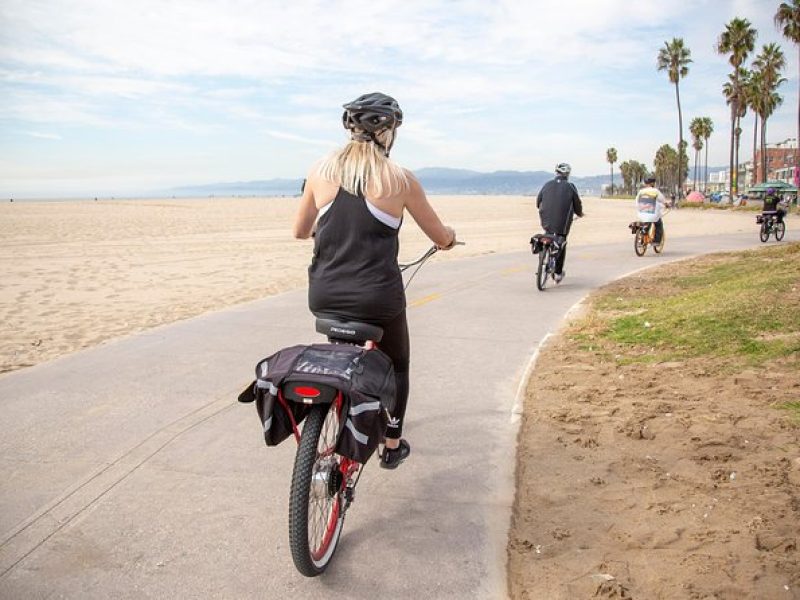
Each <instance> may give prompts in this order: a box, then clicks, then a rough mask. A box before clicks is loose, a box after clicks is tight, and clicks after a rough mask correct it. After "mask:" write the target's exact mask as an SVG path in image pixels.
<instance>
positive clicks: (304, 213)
mask: <svg viewBox="0 0 800 600" xmlns="http://www.w3.org/2000/svg"><path fill="white" fill-rule="evenodd" d="M314 183H315V178H314V177H313V176H312V175H311V174H309V175H308V177H307V178H306V183H305V187H304V188H303V195H302V196H301V197H300V204H299V205H298V207H297V213H296V214H295V217H294V237H296V238H297V239H298V240H305V239H308V238H309V237H311V233H312V232H313V230H314V223H315V221H316V220H317V213H319V210H318V209H317V204H316V202H315V201H314Z"/></svg>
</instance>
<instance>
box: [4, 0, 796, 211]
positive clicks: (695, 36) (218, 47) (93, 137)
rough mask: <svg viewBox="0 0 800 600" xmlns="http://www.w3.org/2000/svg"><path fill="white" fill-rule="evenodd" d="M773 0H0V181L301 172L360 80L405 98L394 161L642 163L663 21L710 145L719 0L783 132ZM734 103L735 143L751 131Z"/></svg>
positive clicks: (110, 189) (53, 187) (29, 192)
mask: <svg viewBox="0 0 800 600" xmlns="http://www.w3.org/2000/svg"><path fill="white" fill-rule="evenodd" d="M779 4H780V2H779V1H778V0H769V1H767V0H737V1H727V0H694V1H682V0H676V1H675V2H671V3H668V2H663V1H650V0H640V1H638V2H630V1H629V0H596V1H592V0H585V1H574V0H561V1H559V2H549V1H548V2H544V1H538V0H528V1H525V0H505V1H491V0H476V1H473V0H462V1H450V2H442V1H439V2H437V1H434V0H426V1H417V0H400V1H394V0H389V1H377V0H374V1H372V2H369V1H366V2H354V1H342V0H326V1H310V0H293V1H292V0H286V1H280V2H278V1H273V0H252V1H251V0H232V1H229V2H215V1H192V2H189V1H182V0H177V1H172V2H168V1H165V0H158V1H152V0H137V1H135V2H134V1H127V2H126V1H120V2H107V1H102V0H49V1H39V0H3V1H2V3H0V86H2V87H1V88H0V92H2V98H3V101H2V102H0V197H20V198H22V197H63V196H90V197H91V196H111V195H116V196H122V195H136V194H142V193H151V192H153V191H158V190H163V189H166V188H169V187H172V186H178V185H183V184H202V183H212V182H220V181H245V180H256V179H270V178H277V177H291V178H294V177H302V176H303V175H304V174H305V172H306V170H307V169H308V167H309V166H310V164H311V163H313V162H314V161H315V160H316V159H317V158H319V157H320V156H321V155H323V154H325V153H326V152H328V151H329V150H331V149H333V148H335V147H336V146H338V145H340V144H341V143H342V142H343V141H344V139H345V137H344V130H343V129H342V127H341V121H340V118H341V105H342V104H343V103H344V102H346V101H348V100H351V99H353V98H355V97H356V96H358V95H360V94H361V93H364V92H371V91H383V92H385V93H389V94H391V95H393V96H395V97H396V98H397V99H398V100H399V101H400V104H401V106H402V108H403V110H404V113H405V122H404V123H403V126H402V127H401V129H400V130H399V132H398V141H397V145H396V146H395V149H394V151H393V157H394V158H395V159H396V160H397V161H398V162H400V163H401V164H403V165H404V166H406V167H409V168H411V169H418V168H421V167H433V166H437V167H454V168H467V169H475V170H480V171H493V170H499V169H517V170H540V169H542V170H550V169H552V167H553V165H554V164H555V163H557V162H560V161H567V162H570V163H571V164H572V165H573V173H574V174H575V175H578V176H583V175H595V174H599V173H605V172H608V168H609V165H608V163H606V162H605V151H606V148H608V147H609V146H614V147H616V148H617V151H618V154H619V157H620V160H627V159H636V160H639V161H642V162H645V163H646V164H648V165H651V164H652V159H653V156H654V154H655V151H656V149H657V148H658V147H659V146H660V145H661V144H664V143H670V144H672V145H675V144H676V143H677V113H676V108H675V93H674V86H672V85H671V84H670V83H669V81H668V79H667V76H666V74H665V73H663V72H661V73H660V72H657V71H656V66H655V64H656V55H657V53H658V49H659V48H660V47H661V46H663V44H664V42H665V41H667V40H669V39H671V38H672V37H682V38H683V39H684V41H685V43H686V45H687V46H688V47H689V48H690V50H691V52H692V58H693V60H694V62H693V63H692V65H691V66H690V72H689V75H688V77H687V78H686V79H685V80H682V82H681V100H682V106H683V114H684V132H685V133H684V136H686V137H688V131H687V130H688V123H689V121H690V120H691V118H693V117H695V116H709V117H711V118H712V120H713V121H714V125H715V133H714V135H713V136H712V138H711V140H710V143H709V164H712V165H723V164H727V151H728V150H727V149H728V136H729V133H730V124H729V120H728V119H729V111H728V108H727V106H726V105H725V101H724V98H723V97H722V94H721V86H722V84H723V83H724V82H725V81H726V77H727V74H728V72H729V70H730V68H729V66H728V63H727V60H726V59H725V58H724V57H722V56H720V55H717V54H716V52H715V51H714V45H715V41H716V39H717V37H718V35H719V34H720V32H721V31H722V30H723V29H724V26H725V23H727V22H728V21H730V19H731V18H733V17H735V16H739V17H743V18H747V19H749V20H750V21H751V22H752V23H753V25H754V26H755V27H756V28H757V29H758V32H759V35H758V39H757V46H756V52H757V51H758V50H760V48H761V46H762V45H763V44H764V43H769V42H779V43H780V44H781V46H782V47H783V49H784V52H785V54H786V57H787V68H786V71H785V74H784V75H785V77H786V78H787V80H788V81H787V82H786V83H785V84H783V86H782V87H781V88H780V92H781V93H782V95H783V96H784V103H783V106H781V107H780V108H779V109H778V111H777V112H776V113H775V115H773V117H772V118H771V119H770V121H769V122H768V127H767V132H768V141H770V142H777V141H782V140H784V139H786V138H788V137H794V136H795V135H796V127H797V112H796V111H797V88H798V79H797V77H798V75H797V69H798V64H797V58H798V53H797V48H796V47H794V46H790V45H789V43H788V41H786V40H784V39H783V38H782V37H781V35H780V33H779V32H778V31H777V30H776V28H775V26H774V24H773V21H772V17H773V15H774V13H775V11H776V9H777V7H778V5H779ZM752 122H753V117H752V115H750V114H748V116H747V117H746V118H745V127H744V133H743V143H742V150H741V153H742V156H743V158H747V157H749V155H750V154H751V150H750V149H751V148H752V131H753V130H752Z"/></svg>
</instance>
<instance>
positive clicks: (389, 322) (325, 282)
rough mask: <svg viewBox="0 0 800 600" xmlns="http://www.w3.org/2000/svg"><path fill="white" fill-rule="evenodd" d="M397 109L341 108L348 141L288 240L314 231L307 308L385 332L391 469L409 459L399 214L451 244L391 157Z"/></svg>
mask: <svg viewBox="0 0 800 600" xmlns="http://www.w3.org/2000/svg"><path fill="white" fill-rule="evenodd" d="M402 122H403V111H402V110H400V106H399V105H398V104H397V101H396V100H395V99H394V98H392V97H391V96H387V95H386V94H381V93H378V92H375V93H372V94H365V95H363V96H360V97H359V98H357V99H355V100H353V101H352V102H348V103H347V104H345V105H344V114H343V115H342V123H343V125H344V128H345V129H346V130H347V131H348V132H349V134H350V140H349V141H348V142H347V144H346V145H345V146H344V147H343V148H340V149H339V150H336V151H334V152H333V153H332V154H330V155H329V156H327V157H326V158H324V159H322V160H321V161H320V162H319V163H317V164H316V165H315V166H314V167H312V169H311V170H310V172H309V174H308V177H307V178H306V183H305V187H304V189H303V196H302V198H301V199H300V205H299V207H298V210H297V215H296V217H295V223H294V235H295V237H297V238H299V239H306V238H308V237H309V236H311V235H312V234H313V235H314V255H313V258H312V259H311V265H310V266H309V268H308V282H309V286H308V306H309V308H310V309H311V312H313V313H315V314H327V315H335V316H338V317H343V318H345V319H349V320H354V321H361V322H364V323H370V324H372V325H377V326H379V327H381V328H383V339H382V340H381V343H380V348H381V350H382V351H383V352H385V353H386V354H387V355H388V356H389V357H390V358H391V359H392V363H393V364H394V369H395V376H396V386H397V398H396V402H395V410H394V412H393V414H392V415H391V418H390V420H389V427H388V429H387V431H386V445H385V448H384V452H383V455H382V456H381V463H380V464H381V466H382V467H384V468H387V469H394V468H396V467H397V466H398V465H399V464H400V463H401V462H403V461H404V460H405V459H406V457H407V456H408V455H409V454H410V453H411V446H410V445H409V444H408V442H407V441H406V440H404V439H402V437H401V436H402V433H403V419H404V416H405V412H406V403H407V400H408V384H409V377H408V367H409V354H410V344H409V336H408V324H407V321H406V298H405V292H404V289H403V279H402V277H401V274H400V268H399V266H398V264H397V254H398V250H399V241H398V233H399V231H400V225H401V223H402V222H403V213H404V212H405V210H408V212H409V213H410V214H411V216H412V217H413V218H414V220H415V221H416V222H417V224H418V225H419V226H420V228H421V229H422V231H424V232H425V234H426V235H427V236H428V237H429V238H430V239H431V241H433V243H434V244H436V245H437V246H438V247H439V248H440V249H442V250H448V249H450V248H452V247H453V245H454V244H455V242H456V234H455V231H454V230H453V229H452V228H451V227H447V226H445V225H443V224H442V222H441V221H440V220H439V217H438V216H437V215H436V212H434V210H433V208H432V207H431V205H430V204H429V202H428V199H427V198H426V197H425V192H424V191H423V189H422V186H421V185H420V184H419V182H418V181H417V179H416V178H415V177H414V176H413V175H412V174H411V172H409V171H407V170H406V169H404V168H402V167H400V166H399V165H398V164H396V163H395V162H393V161H392V160H390V159H389V151H390V150H391V148H392V144H393V143H394V140H395V134H396V130H397V128H398V127H399V126H400V124H401V123H402Z"/></svg>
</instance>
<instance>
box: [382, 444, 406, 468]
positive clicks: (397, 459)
mask: <svg viewBox="0 0 800 600" xmlns="http://www.w3.org/2000/svg"><path fill="white" fill-rule="evenodd" d="M409 454H411V446H410V445H409V444H408V442H407V441H405V440H403V439H401V440H400V445H399V446H398V447H397V448H393V449H389V448H384V449H383V454H382V455H381V468H382V469H396V468H397V467H399V466H400V463H401V462H403V461H404V460H405V459H407V458H408V455H409Z"/></svg>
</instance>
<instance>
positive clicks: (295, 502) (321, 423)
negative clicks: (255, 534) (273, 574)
mask: <svg viewBox="0 0 800 600" xmlns="http://www.w3.org/2000/svg"><path fill="white" fill-rule="evenodd" d="M338 431H339V412H338V410H337V407H336V405H335V404H331V405H328V404H318V405H316V406H314V407H313V408H312V409H311V412H309V414H308V416H307V417H306V422H305V425H304V426H303V433H302V435H301V436H300V445H299V446H298V447H297V454H296V456H295V461H294V472H293V473H292V488H291V490H290V493H289V546H290V547H291V550H292V559H293V560H294V565H295V567H297V570H298V571H300V573H302V574H303V575H305V576H306V577H316V576H317V575H320V574H321V573H322V572H323V571H325V569H326V568H327V566H328V564H329V563H330V561H331V559H332V558H333V554H334V552H335V551H336V545H337V544H338V542H339V536H340V535H341V533H342V525H343V524H344V513H345V511H344V509H345V505H344V502H345V500H344V496H343V489H344V486H343V476H342V474H341V471H340V468H339V465H340V463H341V460H342V457H341V456H339V455H338V454H336V452H335V446H336V436H337V433H338Z"/></svg>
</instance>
